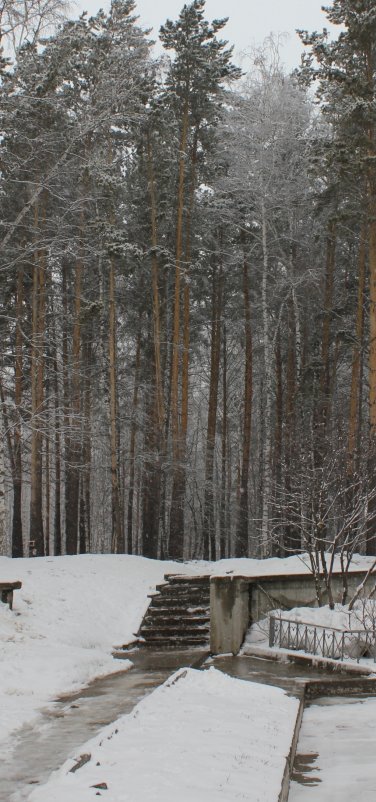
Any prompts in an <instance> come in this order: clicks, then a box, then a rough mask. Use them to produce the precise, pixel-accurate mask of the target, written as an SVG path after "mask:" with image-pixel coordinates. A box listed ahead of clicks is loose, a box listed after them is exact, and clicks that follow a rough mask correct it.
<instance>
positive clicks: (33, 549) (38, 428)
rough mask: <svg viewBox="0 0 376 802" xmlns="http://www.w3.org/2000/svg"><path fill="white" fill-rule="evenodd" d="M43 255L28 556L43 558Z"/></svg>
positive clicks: (36, 275) (38, 277)
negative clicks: (29, 554)
mask: <svg viewBox="0 0 376 802" xmlns="http://www.w3.org/2000/svg"><path fill="white" fill-rule="evenodd" d="M40 212H41V214H40V222H41V229H43V224H44V221H45V201H44V199H43V202H42V207H41V209H39V206H38V204H36V206H35V212H34V223H35V229H36V232H38V229H39V213H40ZM45 274H46V253H45V251H44V249H43V248H38V247H37V250H36V254H35V264H34V267H33V289H32V331H31V459H30V531H29V540H30V546H29V549H30V553H31V554H32V555H35V556H38V557H40V556H43V555H44V552H45V546H44V531H43V497H42V493H43V463H42V446H43V403H44V383H43V380H44V339H45V336H44V335H45V280H46V275H45Z"/></svg>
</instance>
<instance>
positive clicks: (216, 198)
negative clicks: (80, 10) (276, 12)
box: [0, 0, 376, 560]
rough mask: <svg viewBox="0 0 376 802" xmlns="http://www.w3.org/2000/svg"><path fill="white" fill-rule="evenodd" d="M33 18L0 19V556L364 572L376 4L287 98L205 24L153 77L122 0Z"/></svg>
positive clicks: (371, 399)
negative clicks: (301, 559) (276, 560)
mask: <svg viewBox="0 0 376 802" xmlns="http://www.w3.org/2000/svg"><path fill="white" fill-rule="evenodd" d="M27 8H29V14H28V15H26V16H25V14H26V11H25V9H27ZM41 8H42V5H41V4H37V3H34V2H33V0H27V2H26V3H25V4H24V3H22V4H21V3H20V2H19V1H18V0H4V2H3V3H2V5H1V8H0V35H1V36H2V44H3V45H4V48H3V51H2V57H1V64H0V70H1V72H0V95H1V101H0V117H1V121H0V131H1V137H0V229H1V230H0V240H1V245H0V266H1V268H0V282H1V284H0V287H1V312H0V326H1V354H0V395H1V401H0V404H1V414H0V427H1V431H0V553H2V554H8V555H11V556H13V557H22V556H28V555H30V556H42V555H48V554H54V555H59V554H65V553H66V554H76V553H85V552H102V553H105V552H113V553H124V552H126V553H131V554H132V553H133V554H142V555H144V556H146V557H152V558H160V559H165V558H172V559H176V560H182V559H201V558H204V559H211V560H216V559H220V558H222V557H228V556H237V557H247V556H251V557H261V558H263V557H268V556H272V555H275V556H285V555H287V554H293V553H299V552H301V551H309V552H310V553H311V554H312V555H313V559H314V558H317V559H318V558H319V556H320V554H321V553H322V552H323V551H326V550H329V551H332V552H333V553H334V551H338V550H339V551H340V554H341V558H342V559H343V560H348V559H349V558H351V555H352V553H353V552H354V551H361V552H363V553H364V552H365V553H367V554H370V555H372V554H376V504H375V498H376V6H375V3H374V0H334V2H333V3H332V5H331V6H330V7H329V8H328V9H327V10H326V14H327V16H328V20H329V21H330V22H331V23H332V24H335V25H338V36H337V38H335V39H332V40H331V39H330V38H329V35H328V33H327V32H326V31H323V32H321V33H318V32H313V33H309V32H307V31H301V32H300V37H301V41H302V52H303V56H302V64H301V67H300V68H299V69H297V70H295V71H294V72H293V73H292V74H286V73H285V72H284V70H283V68H282V66H281V62H280V58H279V53H278V41H277V39H276V38H273V37H270V39H269V40H268V41H267V42H266V43H264V46H263V47H261V48H260V49H259V50H258V51H257V52H255V53H253V55H252V56H251V57H250V58H249V60H248V63H247V68H246V69H245V67H244V64H242V69H239V67H238V66H237V65H236V63H235V62H234V57H233V50H232V48H231V46H230V44H229V43H228V42H226V41H225V40H223V38H222V32H223V28H224V25H225V22H226V20H223V19H221V20H214V21H211V22H210V21H208V20H207V19H206V16H205V2H204V0H194V1H193V2H191V3H189V4H188V5H185V6H184V7H183V8H182V11H181V13H180V15H179V17H178V19H177V20H176V21H171V20H167V21H166V22H165V24H164V25H162V27H161V29H160V33H159V37H160V42H161V46H162V47H163V53H162V55H161V56H157V55H156V54H155V49H154V48H153V43H152V41H151V36H150V32H148V31H145V30H144V29H143V28H142V25H141V23H140V20H139V18H138V17H137V8H136V3H134V2H133V0H112V3H111V7H110V9H109V11H108V12H103V11H100V12H99V13H98V14H97V15H96V16H94V17H92V18H89V17H88V15H87V14H83V15H82V16H81V17H80V18H79V19H77V20H69V19H68V20H67V19H66V20H64V19H63V18H61V19H60V20H58V21H59V25H55V27H52V28H51V27H50V24H51V20H50V19H49V17H48V13H49V9H50V10H51V13H52V18H54V20H53V21H55V22H56V21H57V20H56V13H57V14H58V16H59V13H60V11H61V12H62V13H63V4H62V5H61V6H60V5H59V3H54V4H53V3H51V4H49V3H48V0H47V3H46V4H45V6H44V9H45V10H47V11H46V14H47V16H44V17H43V13H44V12H43V11H41ZM22 9H24V11H22ZM34 12H35V16H34ZM54 14H55V17H54ZM41 15H42V16H41ZM45 23H46V24H45ZM7 42H8V44H7ZM9 42H10V43H11V45H12V46H13V51H12V53H11V55H9V53H10V49H11V46H10V45H9ZM12 43H13V44H12ZM9 48H10V49H9Z"/></svg>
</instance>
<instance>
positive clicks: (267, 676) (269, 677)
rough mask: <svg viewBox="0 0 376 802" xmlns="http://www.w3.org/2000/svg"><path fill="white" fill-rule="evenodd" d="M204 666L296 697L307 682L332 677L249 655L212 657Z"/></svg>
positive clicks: (300, 693)
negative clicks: (277, 688) (274, 687)
mask: <svg viewBox="0 0 376 802" xmlns="http://www.w3.org/2000/svg"><path fill="white" fill-rule="evenodd" d="M205 665H213V666H215V668H218V669H219V670H220V671H223V672H224V673H225V674H229V675H230V676H231V677H237V678H238V679H245V680H251V681H252V682H260V683H262V684H263V685H276V686H277V687H279V688H283V690H285V691H287V692H288V693H290V694H292V695H293V696H298V697H300V696H301V695H302V692H303V688H304V684H305V682H307V681H308V680H310V679H319V680H324V679H331V678H332V676H333V675H332V674H330V673H328V674H326V673H325V672H324V671H314V670H312V669H309V668H307V667H306V666H301V665H298V664H296V663H290V662H288V663H284V662H280V661H278V660H267V659H266V658H264V657H254V656H251V655H240V656H238V657H233V656H231V655H224V656H220V657H214V658H210V659H209V660H208V661H207V662H206V664H205Z"/></svg>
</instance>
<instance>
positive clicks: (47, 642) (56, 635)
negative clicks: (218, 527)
mask: <svg viewBox="0 0 376 802" xmlns="http://www.w3.org/2000/svg"><path fill="white" fill-rule="evenodd" d="M177 568H178V570H179V571H180V570H181V566H180V565H179V566H177V565H176V564H174V563H162V562H158V561H156V560H155V561H154V560H147V559H145V558H143V557H132V556H128V555H116V556H114V555H81V556H72V557H42V558H33V559H20V560H11V559H9V558H6V557H1V558H0V580H1V581H7V580H21V582H22V588H21V590H16V591H15V592H14V602H13V610H12V611H11V610H9V607H8V605H6V604H2V603H1V602H0V710H1V717H0V718H1V727H0V744H1V746H2V747H3V748H5V745H6V744H7V745H8V747H9V748H10V746H9V745H10V743H11V742H10V741H9V734H10V733H11V732H12V731H14V730H15V729H17V728H19V727H21V726H22V725H23V724H25V723H26V722H30V721H32V720H33V719H34V718H35V716H36V715H37V713H38V710H39V709H40V708H41V707H42V706H44V705H46V704H48V702H49V701H51V700H52V699H54V698H55V697H56V696H58V695H61V694H64V693H68V692H71V691H74V690H77V689H78V688H79V687H82V686H84V685H86V684H87V683H88V682H90V681H91V680H92V679H94V678H95V677H98V676H102V675H105V674H110V673H113V672H116V671H119V663H118V662H117V661H115V660H114V659H113V657H112V656H111V653H112V649H113V647H114V646H116V645H119V646H120V645H123V644H125V643H127V642H129V641H131V640H133V638H134V634H135V633H136V632H137V630H138V627H139V625H140V623H141V620H142V617H143V615H144V613H145V610H146V608H147V605H148V599H147V594H148V593H149V592H150V591H151V590H154V589H155V585H156V584H157V583H159V582H161V581H163V575H164V573H165V572H167V571H170V572H173V571H174V570H175V571H176V569H177ZM185 570H187V571H189V566H188V567H187V568H186V569H185ZM130 665H131V663H128V667H129V666H130ZM126 667H127V661H123V662H122V663H121V668H126Z"/></svg>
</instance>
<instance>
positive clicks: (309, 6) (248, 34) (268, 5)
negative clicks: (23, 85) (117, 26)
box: [78, 0, 330, 69]
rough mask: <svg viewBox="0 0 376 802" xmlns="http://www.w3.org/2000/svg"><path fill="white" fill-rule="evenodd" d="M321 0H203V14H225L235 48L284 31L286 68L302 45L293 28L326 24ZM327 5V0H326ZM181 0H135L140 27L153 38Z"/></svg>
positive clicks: (85, 1)
mask: <svg viewBox="0 0 376 802" xmlns="http://www.w3.org/2000/svg"><path fill="white" fill-rule="evenodd" d="M108 4H109V0H102V2H101V0H79V2H78V5H79V8H80V9H85V10H87V11H89V12H90V14H93V13H96V12H97V11H98V9H99V8H101V7H103V8H106V7H107V6H108ZM322 4H323V0H206V17H207V19H210V20H212V19H215V18H221V17H229V22H228V24H227V26H226V28H225V31H224V36H225V38H226V39H228V40H229V42H230V43H231V44H234V45H235V51H236V52H238V53H239V52H242V51H247V50H250V49H251V48H252V47H253V46H255V45H260V44H262V42H263V41H264V39H265V37H266V36H268V35H269V34H270V33H271V32H274V33H287V34H288V38H287V40H286V41H285V43H284V45H283V47H282V61H283V62H284V64H285V65H286V67H287V68H288V69H290V68H292V67H295V66H296V65H297V64H298V63H299V61H300V53H301V51H302V46H301V44H300V41H299V39H298V37H297V35H296V33H295V30H296V28H303V29H307V30H309V31H313V30H321V29H322V28H323V27H325V26H326V27H328V26H327V25H326V17H325V14H324V13H323V12H322V11H321V6H322ZM326 4H327V5H329V4H330V0H327V3H326ZM183 5H184V0H138V2H137V13H138V14H139V17H140V20H139V22H140V24H141V25H142V27H145V28H148V27H152V28H153V29H154V31H153V36H154V38H157V35H158V29H159V26H160V25H161V24H162V23H163V22H165V20H166V19H167V17H169V18H170V19H176V18H177V16H178V14H179V12H180V10H181V9H182V7H183Z"/></svg>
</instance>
